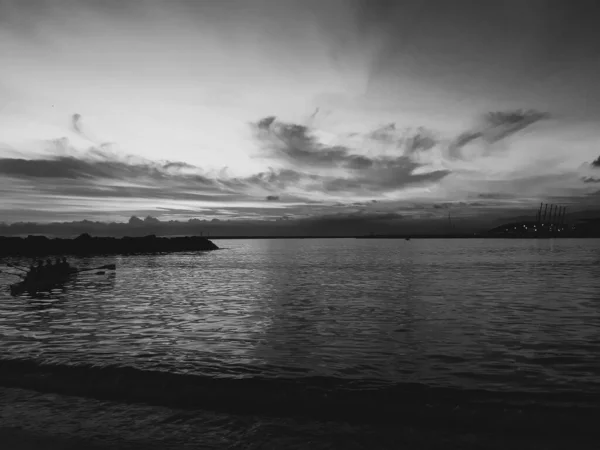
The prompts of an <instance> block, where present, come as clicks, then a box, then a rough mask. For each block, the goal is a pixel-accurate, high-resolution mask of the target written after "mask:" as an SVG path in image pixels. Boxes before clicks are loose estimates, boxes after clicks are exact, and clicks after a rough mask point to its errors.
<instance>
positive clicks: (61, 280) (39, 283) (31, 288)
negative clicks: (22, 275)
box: [10, 264, 117, 295]
mask: <svg viewBox="0 0 600 450" xmlns="http://www.w3.org/2000/svg"><path fill="white" fill-rule="evenodd" d="M116 268H117V267H116V265H115V264H106V265H104V266H100V267H91V268H89V269H77V268H75V267H71V268H69V271H68V272H66V273H62V274H59V275H55V276H53V277H46V278H42V279H38V280H32V279H29V280H23V281H19V282H18V283H14V284H11V285H10V293H11V295H20V294H23V293H25V292H33V293H35V292H44V291H49V290H51V289H53V288H55V287H59V286H61V285H63V284H65V283H66V282H67V281H69V280H70V279H71V278H72V277H73V276H75V275H77V274H78V273H80V272H88V271H91V270H101V269H108V270H115V269H116ZM97 273H98V274H99V275H100V274H104V273H105V272H97Z"/></svg>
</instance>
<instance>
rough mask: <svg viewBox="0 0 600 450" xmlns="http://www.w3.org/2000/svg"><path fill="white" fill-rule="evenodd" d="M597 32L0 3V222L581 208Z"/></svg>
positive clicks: (378, 6)
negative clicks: (546, 204) (546, 205)
mask: <svg viewBox="0 0 600 450" xmlns="http://www.w3.org/2000/svg"><path fill="white" fill-rule="evenodd" d="M597 18H599V15H598V7H596V4H595V3H594V2H591V3H590V2H574V3H573V4H570V3H569V2H557V1H543V0H540V1H530V2H522V1H516V0H515V1H505V2H491V1H480V2H472V1H456V2H445V1H419V2H417V1H415V2H410V1H409V2H385V1H378V0H373V1H366V0H365V1H359V0H330V1H327V2H320V1H316V0H315V1H312V0H309V1H300V0H298V1H288V0H221V1H208V0H207V1H196V2H192V1H180V0H173V1H166V0H165V1H158V0H152V1H150V0H140V1H116V0H115V1H105V2H99V1H85V0H84V1H75V0H73V1H63V0H57V1H52V2H43V1H27V2H25V1H17V0H14V1H10V0H9V1H6V0H4V1H0V67H1V68H2V69H1V70H0V195H2V199H3V200H2V203H1V205H0V214H1V216H0V221H4V222H14V221H20V220H33V221H40V222H47V221H55V220H61V221H62V220H80V219H86V218H88V219H94V220H115V219H124V218H125V219H126V218H128V217H129V216H131V215H132V214H138V215H142V214H144V215H145V214H151V215H153V216H155V217H169V218H173V217H180V218H181V219H184V220H187V219H189V218H191V217H206V218H209V219H210V218H213V217H222V218H233V219H236V218H237V219H239V220H244V219H249V218H265V219H267V218H268V219H274V218H277V217H281V216H284V215H288V216H291V217H306V216H310V215H323V214H327V213H331V212H332V211H336V213H344V212H346V213H352V214H355V213H356V210H357V208H358V209H359V210H360V212H361V214H367V215H368V214H370V213H373V214H375V213H383V212H395V213H399V214H405V215H406V214H409V212H410V211H411V208H414V207H415V205H418V209H419V210H420V209H421V208H422V206H423V205H426V206H427V205H428V207H431V208H434V205H437V204H441V203H448V202H455V203H458V202H462V203H460V204H461V205H462V206H463V208H470V211H471V212H470V213H469V214H472V215H479V214H488V213H489V208H490V207H493V208H495V210H496V209H497V208H500V209H501V208H505V209H506V210H507V211H508V210H511V211H514V210H515V209H520V208H523V209H531V208H535V205H537V204H539V202H540V201H546V200H549V201H555V202H558V203H562V204H569V205H575V206H581V207H587V206H593V205H594V204H596V203H598V202H597V201H598V198H599V197H598V191H599V189H600V184H599V183H598V181H600V178H599V177H600V169H599V168H598V167H597V165H595V164H593V163H592V162H593V161H594V160H595V159H596V158H598V156H599V155H600V145H599V143H600V129H599V128H598V127H597V123H598V119H599V118H600V117H599V116H600V101H599V93H598V88H597V75H598V73H600V72H599V70H600V49H599V44H597V42H600V36H596V34H600V32H598V31H597V27H596V26H595V24H596V19H597ZM490 113H498V114H490ZM273 118H274V119H273ZM173 163H176V164H173ZM183 163H185V164H183ZM373 200H375V201H373Z"/></svg>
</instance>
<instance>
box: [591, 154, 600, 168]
mask: <svg viewBox="0 0 600 450" xmlns="http://www.w3.org/2000/svg"><path fill="white" fill-rule="evenodd" d="M592 167H600V156H598V158H597V159H595V160H594V161H592Z"/></svg>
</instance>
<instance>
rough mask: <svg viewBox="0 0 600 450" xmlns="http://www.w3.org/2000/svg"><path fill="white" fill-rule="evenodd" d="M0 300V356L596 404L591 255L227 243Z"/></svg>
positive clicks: (340, 242) (599, 387)
mask: <svg viewBox="0 0 600 450" xmlns="http://www.w3.org/2000/svg"><path fill="white" fill-rule="evenodd" d="M216 243H217V245H219V246H220V247H221V248H222V249H221V250H219V251H215V252H208V253H185V254H168V255H152V256H124V257H103V258H84V259H79V260H74V261H73V263H74V264H75V265H77V266H79V267H84V266H87V267H94V266H99V265H102V264H107V263H112V262H115V263H116V264H117V271H116V273H115V274H112V275H111V274H105V275H97V274H93V273H92V274H89V275H83V274H82V275H80V276H79V278H78V279H77V280H75V281H73V282H70V283H69V284H67V285H66V286H65V287H64V289H61V290H57V291H54V292H52V293H50V294H47V295H46V296H44V297H43V298H31V297H28V296H27V295H24V296H21V297H16V298H15V297H10V296H9V295H8V294H7V293H6V292H3V293H2V294H1V302H0V334H1V335H2V339H1V341H0V355H1V358H2V359H28V360H35V361H39V362H52V363H55V364H71V365H72V364H78V365H90V366H103V365H111V366H114V365H117V366H132V367H136V368H139V369H142V370H156V369H159V370H163V371H169V372H174V373H187V374H194V375H199V376H209V377H234V378H240V377H247V376H252V377H261V378H266V379H271V378H277V377H285V378H293V377H314V376H320V377H328V378H332V379H344V380H371V382H378V383H383V384H385V383H403V382H417V383H421V384H426V385H431V386H448V387H454V388H482V389H488V390H496V391H557V390H565V391H573V390H579V391H585V392H600V356H599V355H600V240H556V241H551V240H475V239H471V240H412V241H410V242H407V241H403V240H378V239H374V240H355V239H335V240H325V239H323V240H229V241H216Z"/></svg>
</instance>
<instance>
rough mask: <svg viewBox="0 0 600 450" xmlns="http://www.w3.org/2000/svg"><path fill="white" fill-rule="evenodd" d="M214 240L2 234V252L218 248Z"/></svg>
mask: <svg viewBox="0 0 600 450" xmlns="http://www.w3.org/2000/svg"><path fill="white" fill-rule="evenodd" d="M218 249H219V247H217V246H216V245H215V244H214V243H213V242H211V241H209V240H208V239H206V238H204V237H200V236H191V237H173V238H161V237H156V236H154V235H152V236H146V237H123V238H111V237H91V236H90V235H88V234H82V235H81V236H79V237H77V238H75V239H59V238H57V239H48V238H47V237H45V236H28V237H26V238H18V237H2V236H0V256H34V255H35V256H42V255H111V254H139V253H161V252H192V251H204V250H218Z"/></svg>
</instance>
